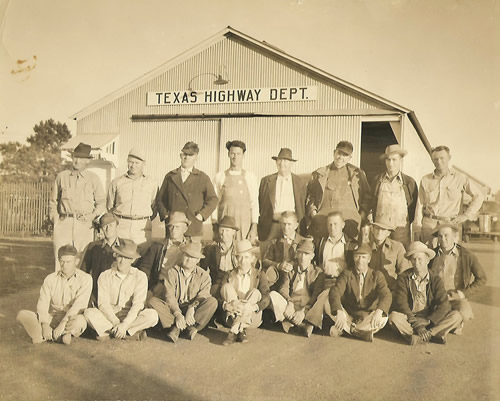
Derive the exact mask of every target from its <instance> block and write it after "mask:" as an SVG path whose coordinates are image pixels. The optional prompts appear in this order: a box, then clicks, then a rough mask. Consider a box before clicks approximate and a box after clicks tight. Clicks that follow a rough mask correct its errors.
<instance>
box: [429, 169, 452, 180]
mask: <svg viewBox="0 0 500 401" xmlns="http://www.w3.org/2000/svg"><path fill="white" fill-rule="evenodd" d="M447 175H455V171H453V169H451V168H450V169H448V174H445V175H443V176H442V177H446V176H447ZM432 177H433V178H436V179H439V178H442V177H438V176H437V175H436V169H434V171H433V172H432Z"/></svg>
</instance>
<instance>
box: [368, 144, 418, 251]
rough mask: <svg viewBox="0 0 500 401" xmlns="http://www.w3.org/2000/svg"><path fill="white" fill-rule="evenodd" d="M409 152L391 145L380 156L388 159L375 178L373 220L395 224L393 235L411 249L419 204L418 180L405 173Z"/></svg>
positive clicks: (385, 159)
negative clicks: (412, 224)
mask: <svg viewBox="0 0 500 401" xmlns="http://www.w3.org/2000/svg"><path fill="white" fill-rule="evenodd" d="M407 154H408V152H407V151H406V150H404V149H401V147H400V146H399V145H398V144H395V145H389V146H387V147H386V148H385V153H384V154H383V155H382V156H380V159H381V160H383V161H384V162H385V167H386V171H384V172H383V173H381V174H378V175H377V176H376V177H375V179H374V185H373V196H372V201H373V204H372V216H373V221H385V222H387V223H388V224H389V225H391V226H393V227H394V230H393V231H392V232H391V238H392V239H394V240H396V241H399V242H401V243H402V244H403V245H404V247H405V248H408V246H409V245H410V242H411V230H410V225H411V223H413V220H414V218H415V207H416V206H417V199H418V187H417V183H416V182H415V180H414V179H413V178H411V177H410V176H409V175H406V174H403V172H402V163H403V158H404V157H405V156H406V155H407Z"/></svg>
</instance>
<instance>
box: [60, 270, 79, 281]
mask: <svg viewBox="0 0 500 401" xmlns="http://www.w3.org/2000/svg"><path fill="white" fill-rule="evenodd" d="M77 272H78V268H77V269H76V270H75V272H74V273H73V274H72V275H71V276H69V277H68V278H66V276H65V275H64V274H63V272H62V270H59V271H58V272H57V275H58V276H59V277H61V278H63V279H64V280H70V279H72V278H73V277H76V275H77Z"/></svg>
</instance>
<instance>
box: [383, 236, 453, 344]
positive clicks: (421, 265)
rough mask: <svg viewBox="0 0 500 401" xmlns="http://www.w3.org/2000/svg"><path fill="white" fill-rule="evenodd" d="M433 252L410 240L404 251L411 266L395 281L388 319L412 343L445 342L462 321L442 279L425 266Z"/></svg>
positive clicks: (423, 245)
mask: <svg viewBox="0 0 500 401" xmlns="http://www.w3.org/2000/svg"><path fill="white" fill-rule="evenodd" d="M435 255H436V254H435V252H434V251H433V250H432V249H429V248H427V246H426V245H425V244H423V243H422V242H419V241H416V242H413V243H412V244H411V245H410V247H409V249H408V252H407V253H406V257H407V258H408V259H410V261H411V264H412V266H413V269H409V270H406V271H404V272H403V273H401V274H400V275H399V277H398V281H397V283H396V289H395V292H394V302H393V305H392V310H393V311H392V313H391V315H390V317H389V321H390V324H391V326H392V327H393V328H394V329H395V330H396V331H398V332H399V333H400V334H401V335H402V336H403V337H404V338H405V339H406V340H407V341H408V343H409V344H411V345H415V344H418V343H425V342H428V341H430V340H433V341H435V342H438V343H441V344H445V343H446V335H447V334H448V333H449V332H450V331H451V330H454V329H456V328H459V327H460V325H461V324H462V316H461V315H460V313H459V312H458V311H455V310H454V311H452V310H451V306H450V303H449V301H448V296H447V294H446V290H445V289H444V285H443V282H442V281H441V278H440V277H439V276H438V275H437V274H436V273H434V272H433V271H429V269H428V267H427V266H428V264H429V260H431V259H432V258H433V257H434V256H435Z"/></svg>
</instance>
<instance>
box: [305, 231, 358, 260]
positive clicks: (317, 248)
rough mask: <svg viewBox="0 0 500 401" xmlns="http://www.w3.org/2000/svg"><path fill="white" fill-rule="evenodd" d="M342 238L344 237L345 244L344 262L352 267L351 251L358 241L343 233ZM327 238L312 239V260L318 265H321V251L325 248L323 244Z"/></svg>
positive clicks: (352, 257)
mask: <svg viewBox="0 0 500 401" xmlns="http://www.w3.org/2000/svg"><path fill="white" fill-rule="evenodd" d="M344 238H345V246H344V258H345V263H346V266H347V267H352V266H354V256H353V251H354V249H356V247H357V246H358V243H357V241H355V240H353V239H352V238H349V237H348V236H347V235H345V234H344ZM327 240H328V237H323V238H319V239H316V240H315V241H314V262H315V263H316V264H317V265H318V266H323V252H324V250H325V244H326V241H327Z"/></svg>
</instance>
